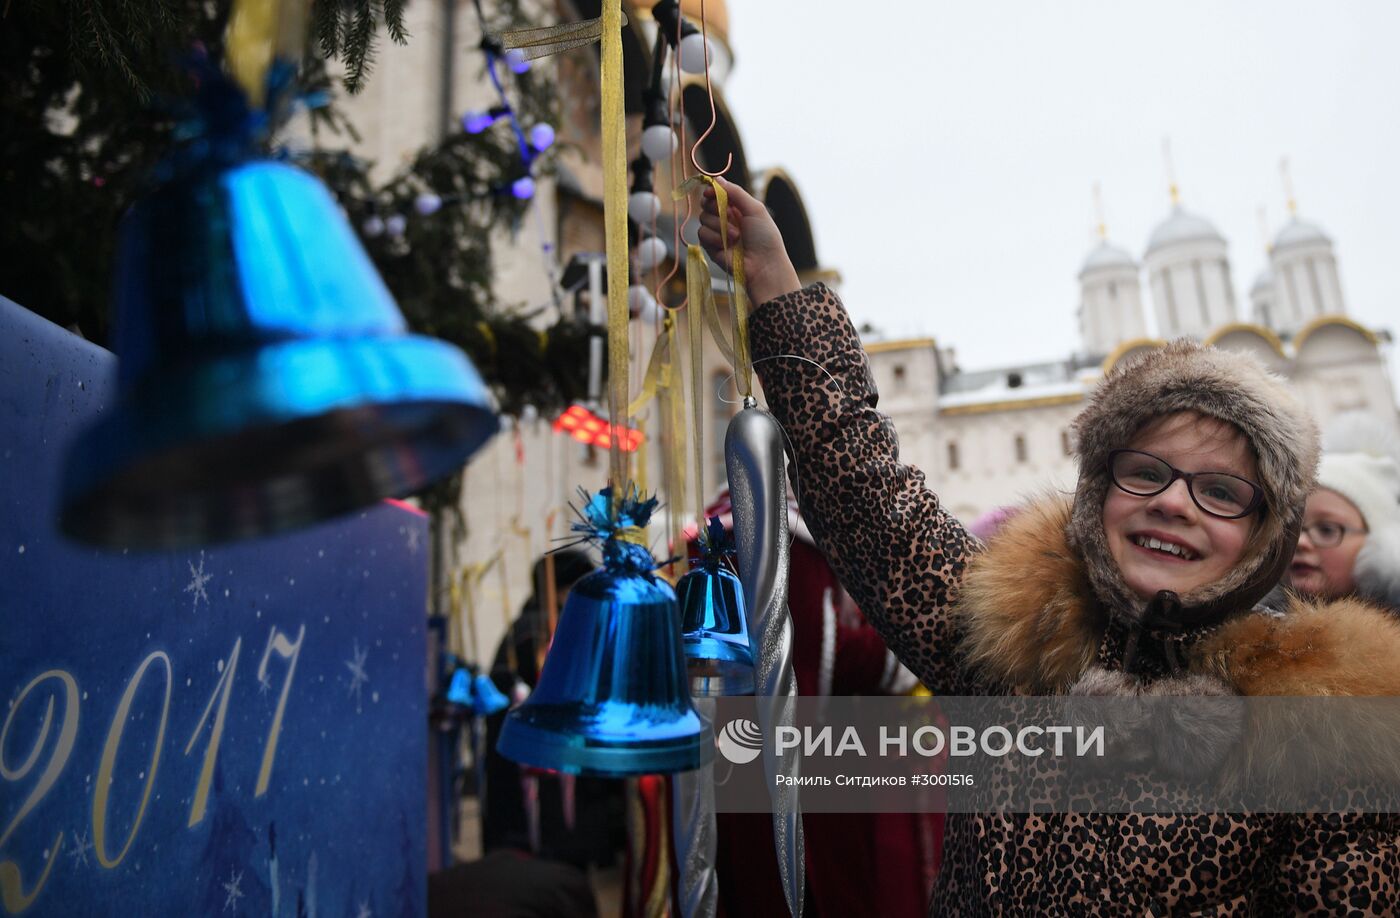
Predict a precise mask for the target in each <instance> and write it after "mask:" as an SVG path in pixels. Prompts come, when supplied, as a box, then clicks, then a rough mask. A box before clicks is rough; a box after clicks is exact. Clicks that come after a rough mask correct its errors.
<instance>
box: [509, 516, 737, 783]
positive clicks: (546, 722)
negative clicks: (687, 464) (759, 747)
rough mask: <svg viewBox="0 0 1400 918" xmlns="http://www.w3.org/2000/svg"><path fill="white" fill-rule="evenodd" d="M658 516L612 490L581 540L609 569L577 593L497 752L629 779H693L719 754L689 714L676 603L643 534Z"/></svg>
mask: <svg viewBox="0 0 1400 918" xmlns="http://www.w3.org/2000/svg"><path fill="white" fill-rule="evenodd" d="M655 507H656V500H655V499H654V498H653V499H651V500H647V501H641V500H640V499H638V497H637V495H636V494H635V493H633V494H631V495H629V496H628V497H627V498H626V499H624V500H623V501H621V502H620V505H619V506H618V507H616V508H614V507H613V502H612V495H611V489H608V488H605V489H603V490H602V491H600V492H598V494H596V495H594V496H593V497H592V498H591V499H590V500H589V501H588V503H587V504H586V505H585V510H584V514H583V515H584V520H585V521H584V523H582V524H575V525H574V527H573V528H574V530H575V531H577V532H580V533H583V534H584V537H585V538H588V539H590V540H593V541H595V542H601V543H602V548H603V567H602V568H601V569H599V570H597V571H594V572H593V573H592V574H589V575H588V576H587V577H584V578H583V579H582V580H580V581H579V582H578V583H576V584H574V586H573V587H572V588H571V589H570V590H569V598H568V600H567V601H566V602H565V603H564V611H563V612H562V613H561V614H560V616H559V625H558V628H557V630H556V631H555V633H554V640H553V642H552V643H551V645H550V650H549V655H548V656H547V657H546V658H545V661H544V669H543V670H542V671H541V673H540V681H539V684H538V685H536V686H535V689H534V691H533V692H531V693H530V697H529V698H528V699H526V700H525V702H524V703H523V704H521V705H520V706H519V707H517V708H516V709H515V710H513V711H512V712H511V713H510V714H509V715H507V717H506V721H505V726H504V727H503V728H502V730H501V739H500V743H499V744H498V745H497V751H498V752H500V754H501V755H503V756H505V757H506V758H508V759H513V760H515V761H516V762H519V763H521V764H523V765H532V766H535V767H537V768H548V769H553V770H555V771H561V772H565V773H568V774H578V775H594V776H599V777H606V778H622V777H628V776H632V775H643V774H656V773H663V772H676V771H687V770H690V769H693V768H698V767H699V766H700V765H701V764H702V762H704V761H705V760H707V759H708V758H709V757H710V755H712V753H713V750H712V748H711V747H712V746H713V743H702V725H701V722H700V718H699V716H698V715H697V714H696V713H695V710H694V708H692V707H691V704H690V693H689V691H688V690H687V687H686V668H685V658H684V656H683V655H682V653H681V635H680V621H679V616H678V615H677V614H676V594H675V592H674V591H673V590H672V589H671V586H670V584H668V583H667V582H666V581H665V580H663V579H661V578H660V577H658V576H656V574H655V572H654V569H655V567H656V562H655V561H654V560H653V559H652V557H651V552H649V551H647V549H646V546H645V545H643V544H641V539H640V537H641V532H642V531H643V529H644V528H645V527H646V524H647V520H648V519H649V518H650V515H651V513H652V511H653V510H654V509H655Z"/></svg>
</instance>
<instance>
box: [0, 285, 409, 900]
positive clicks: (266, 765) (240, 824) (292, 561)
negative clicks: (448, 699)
mask: <svg viewBox="0 0 1400 918" xmlns="http://www.w3.org/2000/svg"><path fill="white" fill-rule="evenodd" d="M115 370H116V362H115V358H113V357H112V355H111V354H109V353H108V352H106V351H104V350H102V349H100V348H97V347H94V346H92V345H90V344H88V343H86V342H84V341H82V340H81V339H80V338H77V337H75V336H73V335H71V334H69V333H68V332H65V331H63V330H62V329H59V328H57V327H56V326H53V325H51V324H49V323H47V322H45V321H44V320H42V319H39V318H38V317H36V316H34V315H33V314H31V313H29V312H27V311H25V310H23V309H20V308H19V307H17V306H15V305H14V304H13V303H10V302H9V301H6V300H4V299H0V721H3V727H0V915H4V914H26V915H64V916H74V915H123V916H126V915H208V916H243V915H257V916H267V915H272V916H286V918H298V916H307V918H313V916H334V918H374V916H390V915H393V916H399V915H404V916H421V915H423V914H424V913H425V911H426V901H425V899H426V881H425V878H426V850H425V829H424V819H425V813H426V800H427V794H426V790H425V780H426V773H427V752H426V749H427V710H426V707H427V705H426V689H425V677H424V669H425V661H426V656H427V651H426V643H425V635H424V626H425V621H426V616H425V611H424V610H425V591H426V584H427V556H428V550H427V548H428V538H427V520H426V518H425V517H424V516H423V515H422V514H420V513H418V512H417V511H414V510H412V509H411V508H408V507H405V506H401V505H396V504H390V503H385V504H382V505H380V506H378V507H375V508H373V509H371V510H369V511H367V512H364V513H359V514H356V515H354V516H351V517H347V518H344V519H342V520H338V521H335V522H332V523H328V524H325V525H322V526H319V527H316V528H312V529H307V530H304V531H302V532H299V533H296V534H292V535H286V536H279V537H276V538H270V539H264V540H261V541H256V542H251V543H242V544H238V545H232V546H215V547H211V548H206V549H204V550H194V551H188V552H179V553H163V554H153V553H137V552H129V553H128V552H122V551H110V550H98V549H92V548H88V547H85V546H81V545H75V544H73V543H71V542H68V541H66V540H65V539H64V538H63V537H61V536H60V535H59V534H58V532H57V527H56V519H57V499H58V489H59V474H60V469H61V465H62V455H63V450H64V449H65V447H66V445H67V443H68V441H69V440H70V439H71V437H72V435H73V434H74V433H75V432H76V430H77V429H78V428H79V427H81V426H82V425H83V424H85V423H86V422H88V421H89V420H91V419H92V418H93V417H94V416H95V415H96V414H97V413H98V412H101V411H103V410H104V408H105V407H106V406H107V405H109V404H110V401H111V398H112V396H113V394H114V392H115V386H114V384H115Z"/></svg>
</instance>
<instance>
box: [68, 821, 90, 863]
mask: <svg viewBox="0 0 1400 918" xmlns="http://www.w3.org/2000/svg"><path fill="white" fill-rule="evenodd" d="M91 850H92V842H90V841H88V834H87V829H84V830H83V834H82V835H79V834H78V833H77V832H74V833H73V850H72V851H69V852H68V856H69V857H71V858H72V859H73V866H74V867H86V866H87V862H88V852H89V851H91Z"/></svg>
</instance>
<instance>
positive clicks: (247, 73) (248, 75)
mask: <svg viewBox="0 0 1400 918" xmlns="http://www.w3.org/2000/svg"><path fill="white" fill-rule="evenodd" d="M308 5H309V4H308V2H307V0H237V2H235V3H234V5H233V12H232V13H230V14H229V21H228V38H227V46H228V51H227V59H228V68H229V72H230V73H232V74H233V78H234V79H235V80H237V81H238V85H240V86H242V87H243V91H244V92H245V93H247V94H248V103H249V104H250V105H251V106H252V107H253V108H260V107H262V104H263V102H264V99H263V95H264V93H265V92H266V90H267V71H268V68H269V67H271V66H272V62H273V61H274V60H278V59H281V60H295V59H296V57H297V55H299V54H300V53H301V45H302V40H303V39H304V37H305V34H306V12H307V7H308Z"/></svg>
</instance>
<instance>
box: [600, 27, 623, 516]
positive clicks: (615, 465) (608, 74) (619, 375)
mask: <svg viewBox="0 0 1400 918" xmlns="http://www.w3.org/2000/svg"><path fill="white" fill-rule="evenodd" d="M602 12H603V15H602V17H601V22H602V24H601V28H602V34H601V40H602V48H601V62H600V63H601V66H600V75H601V80H602V95H603V105H602V116H601V119H600V121H601V130H602V141H603V144H602V145H603V227H604V234H605V235H604V238H605V240H606V244H605V250H606V252H607V262H608V416H609V418H610V419H611V421H612V423H613V424H614V426H628V420H629V417H628V415H627V403H628V398H627V388H628V387H627V382H628V379H627V376H628V365H629V363H630V361H629V356H630V354H629V344H630V342H629V341H628V328H629V316H628V314H627V278H628V264H627V260H628V259H627V122H626V113H625V111H624V107H623V86H624V83H623V71H622V0H603V11H602ZM609 451H610V453H611V456H610V459H611V462H610V466H611V472H612V489H613V502H614V506H617V505H618V504H619V503H620V502H621V500H622V496H623V491H624V489H625V488H626V487H627V484H628V479H629V476H628V454H627V453H625V452H624V451H623V450H622V449H621V447H620V446H619V445H618V438H617V437H613V438H612V444H611V446H610V450H609Z"/></svg>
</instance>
